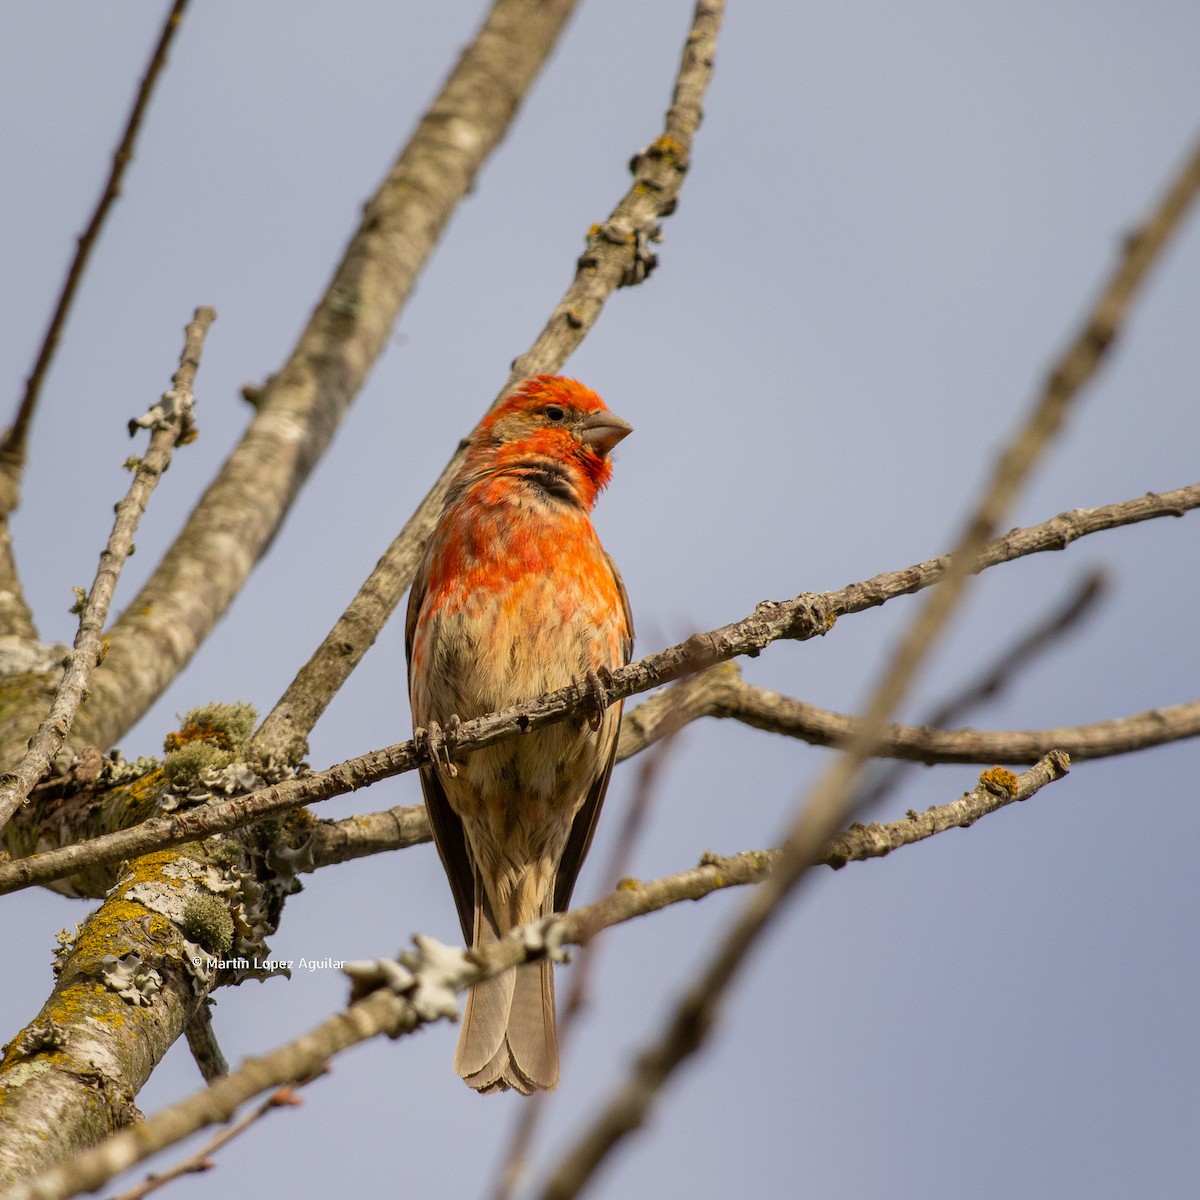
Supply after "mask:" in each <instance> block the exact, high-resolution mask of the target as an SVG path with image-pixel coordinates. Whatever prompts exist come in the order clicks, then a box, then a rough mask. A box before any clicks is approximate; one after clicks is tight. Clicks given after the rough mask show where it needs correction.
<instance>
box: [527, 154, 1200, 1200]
mask: <svg viewBox="0 0 1200 1200" xmlns="http://www.w3.org/2000/svg"><path fill="white" fill-rule="evenodd" d="M1198 190H1200V145H1197V147H1196V148H1195V150H1194V151H1193V153H1192V155H1191V157H1190V158H1189V159H1188V161H1187V162H1186V164H1185V165H1184V168H1183V170H1182V171H1181V172H1180V173H1179V174H1178V175H1177V176H1176V177H1175V178H1174V179H1173V180H1172V181H1171V183H1170V185H1169V186H1168V188H1167V190H1166V193H1165V194H1164V196H1163V198H1162V199H1161V201H1160V202H1159V204H1158V206H1157V208H1156V210H1155V212H1154V213H1153V214H1152V215H1151V217H1150V219H1149V220H1148V221H1147V222H1146V224H1145V225H1144V226H1143V228H1142V230H1141V232H1140V233H1138V234H1137V235H1135V236H1134V237H1132V238H1130V239H1128V241H1127V242H1126V245H1125V249H1124V253H1123V254H1122V256H1121V259H1120V261H1119V262H1118V264H1117V267H1116V269H1115V271H1114V272H1113V274H1112V276H1111V278H1110V281H1109V283H1108V285H1107V286H1106V287H1105V289H1104V291H1103V292H1102V293H1101V295H1100V298H1099V300H1098V301H1097V302H1096V304H1095V306H1094V308H1093V309H1092V312H1091V313H1090V315H1089V316H1088V318H1087V319H1086V320H1085V321H1084V323H1083V326H1082V328H1081V330H1080V332H1079V334H1078V335H1077V336H1076V337H1075V339H1074V340H1073V341H1072V342H1071V344H1070V345H1069V346H1068V348H1067V350H1066V352H1065V353H1064V355H1063V356H1062V358H1061V360H1060V362H1059V363H1058V365H1057V366H1056V367H1055V368H1054V370H1053V371H1052V372H1051V373H1050V376H1049V378H1048V379H1047V381H1046V383H1045V386H1044V387H1043V389H1042V391H1041V394H1040V395H1039V396H1038V398H1037V400H1036V402H1035V404H1034V406H1033V408H1032V411H1031V412H1030V413H1029V415H1028V417H1027V418H1026V420H1025V421H1024V422H1023V424H1022V426H1021V428H1020V429H1019V430H1018V431H1017V434H1016V436H1015V437H1014V438H1013V439H1012V440H1011V441H1010V442H1009V443H1008V445H1007V446H1006V447H1005V449H1004V451H1003V452H1002V453H1001V455H1000V456H999V458H998V460H997V461H996V463H995V464H994V466H993V469H992V474H991V478H990V480H989V482H988V485H987V487H986V489H985V490H984V493H983V495H982V497H981V499H980V500H979V502H978V503H977V505H975V506H974V508H973V511H971V513H970V517H969V519H968V520H967V522H966V526H965V528H964V530H963V532H962V534H961V536H960V537H959V540H958V544H957V546H956V548H955V551H954V553H953V555H952V556H951V559H950V564H949V566H948V568H947V570H946V572H945V574H944V576H943V578H942V580H941V586H940V587H937V588H935V589H933V590H932V591H931V592H930V594H929V595H928V596H927V597H926V599H925V601H924V603H923V604H922V606H921V608H920V610H919V611H918V613H917V615H916V617H915V619H914V620H913V621H912V623H911V625H910V626H909V629H908V631H907V632H906V633H905V635H904V636H903V638H902V639H901V641H900V644H899V646H898V647H897V649H896V651H895V653H894V654H893V655H892V656H891V658H890V660H889V661H888V662H887V664H886V666H885V669H884V672H883V676H882V678H881V680H880V682H879V683H878V685H877V686H876V687H875V688H874V690H873V691H872V694H871V696H870V699H869V701H868V703H867V705H866V708H865V710H864V713H863V717H862V720H861V722H860V723H859V726H858V728H857V730H856V731H855V734H854V736H853V738H852V739H851V741H850V742H849V743H848V745H847V746H846V747H845V749H844V750H843V752H842V753H841V754H839V755H838V757H837V758H836V759H835V760H834V762H833V763H832V764H831V765H830V767H829V769H828V770H827V771H826V772H825V773H824V774H823V775H822V776H821V778H820V779H819V780H818V781H817V783H816V785H815V786H814V787H813V789H812V790H811V792H810V793H809V795H808V796H807V798H806V799H805V801H804V802H803V803H802V804H801V805H800V806H799V808H798V810H797V815H796V817H795V820H794V821H793V822H792V825H791V828H790V830H789V831H788V835H787V838H786V840H785V842H784V846H783V853H782V854H781V855H780V858H779V861H778V862H777V863H776V865H775V868H774V870H773V871H772V873H771V875H770V877H769V878H768V879H767V880H766V881H765V882H764V884H763V886H762V887H761V888H758V889H756V891H755V892H754V893H753V895H752V896H751V897H750V898H749V900H748V901H747V902H746V903H745V904H744V905H743V906H742V911H741V912H740V913H739V914H738V916H737V918H736V920H734V922H733V923H732V924H731V926H730V928H729V930H728V931H727V933H726V935H725V937H724V938H722V939H721V940H720V942H719V943H718V945H717V947H716V950H715V952H714V953H713V954H712V955H711V956H710V957H709V959H708V962H707V964H706V965H705V966H704V967H703V969H702V970H701V971H700V973H699V974H698V976H697V977H696V979H695V981H694V983H693V984H692V986H691V987H690V988H689V989H688V991H687V993H686V994H685V995H684V997H683V999H682V1000H681V1001H680V1002H679V1003H678V1004H677V1005H676V1007H675V1009H674V1011H673V1013H672V1015H671V1017H670V1018H669V1020H668V1022H667V1026H666V1028H665V1029H664V1030H663V1032H662V1034H661V1035H660V1036H659V1038H658V1039H657V1040H656V1041H655V1043H654V1044H653V1046H652V1047H651V1048H650V1049H649V1050H648V1051H647V1052H646V1053H644V1054H643V1055H641V1056H640V1057H639V1058H638V1061H637V1064H636V1066H635V1068H634V1070H633V1071H632V1072H630V1074H629V1076H628V1078H627V1079H626V1081H625V1083H624V1084H623V1085H622V1086H621V1087H620V1088H619V1089H618V1090H617V1092H616V1094H615V1095H614V1096H613V1098H612V1099H611V1101H610V1103H609V1104H607V1105H606V1106H605V1107H604V1108H603V1109H602V1110H601V1112H600V1113H599V1115H598V1117H597V1119H596V1120H595V1121H594V1122H593V1123H592V1124H591V1125H590V1127H589V1128H588V1129H587V1130H586V1131H585V1132H584V1134H583V1136H582V1137H581V1138H580V1139H579V1140H578V1141H577V1142H576V1143H575V1144H574V1146H573V1147H572V1148H571V1149H570V1150H568V1151H567V1153H566V1154H565V1155H564V1156H563V1157H562V1159H561V1160H560V1162H559V1165H558V1166H557V1168H556V1169H555V1170H554V1171H553V1173H552V1174H551V1176H550V1179H549V1181H548V1182H547V1185H546V1188H545V1190H544V1192H543V1193H542V1195H543V1197H545V1200H568V1198H569V1197H573V1196H577V1195H578V1194H579V1191H580V1189H581V1188H582V1187H583V1186H584V1185H585V1184H586V1183H587V1181H588V1180H589V1179H590V1178H591V1176H592V1174H593V1172H594V1171H595V1170H596V1169H597V1168H598V1167H599V1165H600V1164H601V1163H602V1162H603V1161H604V1160H605V1159H606V1158H607V1156H608V1155H609V1154H610V1153H611V1151H612V1150H613V1149H614V1147H615V1146H617V1145H618V1144H619V1143H620V1142H621V1140H622V1139H623V1138H625V1137H626V1136H627V1135H628V1134H629V1133H631V1132H632V1131H633V1130H635V1129H637V1128H638V1127H640V1125H641V1124H642V1122H643V1121H644V1120H645V1117H646V1113H647V1112H648V1110H649V1108H650V1106H651V1104H652V1103H653V1102H654V1099H655V1097H656V1096H657V1095H658V1093H659V1092H660V1091H661V1089H662V1088H663V1086H664V1085H665V1084H666V1082H667V1080H668V1079H669V1078H670V1077H671V1076H672V1075H673V1074H674V1072H675V1070H676V1068H677V1067H678V1066H679V1065H680V1064H681V1063H682V1062H684V1061H685V1060H686V1059H687V1058H689V1057H690V1056H691V1055H692V1054H694V1053H695V1052H696V1051H697V1050H699V1048H700V1047H701V1046H702V1045H703V1043H704V1041H705V1039H706V1037H707V1035H708V1033H709V1031H710V1029H711V1028H712V1027H713V1025H714V1024H715V1022H716V1019H717V1008H718V1005H719V1001H720V998H721V997H722V996H723V994H724V993H725V991H726V989H727V988H728V986H729V984H730V983H731V982H732V980H733V979H734V977H735V976H736V975H737V973H738V972H739V971H740V969H741V967H742V965H743V964H744V963H745V961H746V958H747V956H748V954H749V952H750V950H751V948H752V947H753V946H754V945H756V943H757V941H758V939H759V937H760V936H761V935H762V933H763V932H764V931H765V930H766V929H767V928H768V926H769V925H770V923H771V921H772V920H773V919H774V917H775V916H776V914H777V913H778V912H779V911H780V909H781V907H782V905H783V901H784V900H785V899H786V898H787V897H788V895H789V894H790V893H791V892H792V890H793V889H794V888H795V887H796V885H797V884H798V883H799V882H800V880H801V879H802V878H804V876H805V874H806V872H807V871H808V869H809V867H810V866H812V864H813V863H814V862H815V861H817V860H818V858H819V855H820V853H821V850H822V848H823V847H824V846H825V845H826V844H827V843H828V841H829V839H830V837H831V836H832V835H833V832H834V830H836V829H837V827H838V826H839V825H840V824H842V823H843V822H844V821H845V820H846V819H847V816H848V814H849V813H850V812H852V811H853V809H854V806H855V802H856V800H857V795H856V790H855V789H856V787H857V784H858V777H859V774H860V772H861V770H862V767H863V765H864V764H865V763H866V761H867V759H868V758H869V757H870V756H871V754H872V753H873V752H874V750H875V747H876V746H877V744H878V742H879V739H880V738H881V736H882V735H883V733H884V729H885V727H886V724H887V720H888V716H889V715H890V713H891V712H892V711H893V709H894V708H895V707H896V705H897V704H899V703H900V701H901V700H902V699H903V697H904V695H905V694H906V693H907V691H908V690H909V688H910V687H911V685H912V682H913V680H914V679H915V677H916V674H917V671H918V669H919V668H920V667H921V665H922V664H923V662H924V660H925V659H926V657H927V656H928V654H929V651H930V650H931V649H932V647H933V645H934V644H935V642H936V640H937V638H938V637H939V636H940V635H941V633H942V631H943V630H944V629H945V627H946V624H947V622H948V620H949V618H950V616H951V614H952V613H953V611H954V610H955V608H956V607H957V606H958V604H959V602H960V600H961V598H962V596H963V593H964V591H965V589H966V586H967V583H968V581H969V578H970V576H971V575H972V574H973V573H974V572H976V571H978V570H979V568H980V565H981V564H982V561H983V555H984V551H985V548H986V545H987V541H988V539H989V538H990V537H992V536H993V533H994V531H995V529H996V528H997V527H998V525H999V523H1000V521H1001V520H1003V518H1004V515H1005V513H1006V512H1007V511H1008V510H1009V508H1010V507H1011V505H1012V502H1013V500H1014V499H1015V498H1016V496H1017V494H1018V492H1019V490H1020V488H1021V487H1022V485H1023V484H1024V482H1025V481H1026V479H1027V478H1028V477H1029V475H1030V473H1031V472H1032V470H1033V468H1034V466H1035V465H1036V464H1037V463H1038V461H1039V460H1040V459H1041V458H1042V456H1043V454H1044V452H1045V450H1046V448H1047V446H1048V445H1049V444H1050V441H1051V440H1052V439H1053V437H1054V436H1055V435H1056V434H1057V433H1058V432H1059V430H1060V429H1061V427H1062V425H1063V422H1064V420H1065V419H1066V416H1067V412H1068V410H1069V408H1070V406H1071V404H1072V402H1073V401H1074V400H1075V398H1076V397H1077V396H1078V395H1079V393H1080V389H1081V388H1082V386H1083V385H1084V384H1085V383H1086V382H1087V381H1088V379H1090V378H1091V376H1092V374H1093V373H1094V372H1095V370H1096V368H1097V367H1098V366H1099V364H1100V361H1101V359H1102V358H1103V356H1104V354H1105V352H1106V351H1107V350H1108V348H1109V346H1110V345H1111V344H1112V341H1113V338H1114V337H1115V336H1116V333H1117V330H1118V327H1119V325H1120V323H1121V321H1122V319H1123V317H1124V315H1125V312H1126V310H1127V308H1128V306H1129V303H1130V301H1131V300H1132V299H1133V296H1134V294H1135V293H1136V291H1137V289H1138V286H1139V285H1140V284H1141V283H1142V282H1143V281H1144V279H1145V277H1146V274H1147V272H1148V270H1149V268H1150V266H1151V264H1152V263H1153V262H1154V260H1155V258H1156V257H1157V254H1158V251H1159V250H1161V249H1162V247H1163V246H1164V245H1165V243H1166V241H1167V239H1168V237H1169V236H1170V235H1171V233H1173V232H1174V231H1175V229H1176V228H1177V226H1178V224H1179V222H1180V219H1181V218H1182V216H1183V213H1184V212H1185V211H1186V209H1187V206H1188V204H1189V203H1190V201H1191V200H1192V199H1193V198H1194V196H1195V194H1196V192H1197V191H1198Z"/></svg>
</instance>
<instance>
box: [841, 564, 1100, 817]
mask: <svg viewBox="0 0 1200 1200" xmlns="http://www.w3.org/2000/svg"><path fill="white" fill-rule="evenodd" d="M1104 589H1105V579H1104V573H1103V572H1102V571H1099V570H1095V571H1090V572H1088V574H1087V575H1086V576H1085V577H1084V578H1083V579H1082V580H1080V581H1079V582H1078V583H1077V584H1076V586H1075V588H1074V590H1073V591H1072V592H1071V594H1070V595H1069V596H1068V597H1067V599H1066V602H1065V603H1063V604H1060V605H1059V606H1058V607H1057V608H1056V609H1054V610H1052V611H1051V612H1050V613H1048V614H1047V615H1046V616H1045V617H1043V618H1042V619H1041V620H1040V621H1038V622H1037V624H1036V625H1034V626H1033V628H1032V629H1029V630H1027V631H1026V632H1025V633H1023V634H1022V635H1021V636H1020V637H1018V638H1017V639H1016V641H1014V642H1013V644H1012V645H1011V646H1009V647H1008V648H1007V649H1005V650H1004V651H1002V652H1001V654H1000V655H999V657H998V658H997V659H996V661H995V662H993V663H992V664H991V665H990V666H988V667H986V668H985V669H984V670H983V672H982V673H981V674H980V676H979V677H978V678H977V679H973V680H971V681H970V682H968V683H967V684H965V685H964V686H963V687H961V688H959V689H958V691H956V692H954V693H953V694H951V695H950V696H947V697H946V698H945V699H944V700H943V701H942V702H941V703H940V704H939V705H938V706H937V707H936V708H935V709H934V710H933V711H932V712H931V713H930V714H929V715H928V716H927V717H926V718H925V720H924V721H923V722H922V725H924V726H925V727H927V728H932V729H948V728H950V727H951V726H952V725H957V724H959V723H960V722H962V721H963V720H964V719H965V717H966V715H967V714H968V713H969V712H971V711H972V710H974V709H976V708H978V707H979V706H980V705H982V704H985V703H987V702H988V701H989V700H993V699H995V698H996V697H997V696H998V695H1000V693H1001V692H1002V691H1003V690H1004V688H1005V687H1007V686H1008V684H1009V683H1010V682H1011V681H1012V680H1013V679H1014V678H1015V676H1016V675H1017V674H1018V673H1019V672H1020V671H1021V670H1022V669H1023V668H1024V667H1026V666H1029V665H1031V664H1032V663H1034V662H1036V661H1037V660H1038V656H1039V655H1040V653H1041V652H1042V650H1043V649H1045V648H1046V647H1048V646H1050V645H1051V644H1053V643H1054V642H1055V641H1057V640H1058V639H1059V638H1061V637H1062V636H1063V635H1064V634H1065V633H1066V632H1067V631H1068V630H1070V629H1071V628H1072V627H1073V626H1075V625H1076V624H1078V623H1079V622H1080V621H1082V620H1083V618H1084V617H1085V616H1087V614H1088V613H1089V612H1091V611H1092V609H1093V608H1094V607H1095V604H1096V602H1097V600H1099V599H1100V597H1101V596H1102V595H1103V594H1104ZM895 729H896V726H895V725H890V726H889V727H888V732H887V734H886V735H885V741H886V740H887V738H890V737H891V736H892V735H893V733H894V731H895ZM1061 745H1062V743H1061V742H1049V743H1047V745H1046V749H1047V750H1049V749H1050V747H1051V746H1061ZM1067 749H1069V747H1067ZM878 753H879V752H878V751H877V754H878ZM884 753H886V751H885V752H884ZM988 757H989V759H990V760H991V761H996V760H997V758H999V759H1001V760H1003V761H1007V762H1018V761H1022V762H1023V761H1032V760H1025V759H1011V758H1005V756H1004V755H999V756H997V755H989V756H988ZM976 761H980V760H976ZM911 769H912V763H911V761H910V762H908V763H904V762H894V763H891V764H890V765H889V766H888V767H886V768H885V769H883V770H881V771H880V772H879V773H878V774H877V775H876V777H875V778H874V779H873V780H872V781H871V783H870V784H869V785H868V786H867V787H866V788H865V790H864V791H863V794H862V807H863V811H869V810H870V809H871V808H872V807H873V806H874V805H875V804H878V803H879V801H880V800H882V799H883V798H884V796H886V795H888V794H890V793H891V792H892V790H893V789H894V788H895V787H896V786H897V785H898V784H899V783H900V781H901V780H902V779H903V778H904V776H905V775H906V774H907V773H908V772H909V771H910V770H911Z"/></svg>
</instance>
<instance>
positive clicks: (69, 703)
mask: <svg viewBox="0 0 1200 1200" xmlns="http://www.w3.org/2000/svg"><path fill="white" fill-rule="evenodd" d="M216 316H217V314H216V313H215V312H214V311H213V309H211V308H198V309H196V314H195V316H194V317H193V318H192V320H191V322H190V323H189V324H188V325H187V327H186V329H185V331H184V332H185V339H184V347H183V354H182V356H181V357H180V360H179V370H178V371H176V372H175V378H174V381H173V384H172V392H171V393H168V395H170V396H172V403H173V404H174V405H175V406H176V408H175V415H174V417H166V416H162V417H160V418H159V419H158V421H157V423H156V424H155V425H154V432H153V433H152V434H151V435H150V445H149V447H148V448H147V450H146V453H145V455H144V456H143V457H142V458H141V459H140V460H139V461H138V463H137V466H136V468H135V470H134V473H133V482H132V483H131V484H130V485H129V491H128V492H126V494H125V498H124V499H123V500H122V501H121V502H120V504H118V505H117V515H116V519H115V520H114V521H113V527H112V532H111V533H110V534H109V537H108V545H107V546H105V548H104V550H103V551H102V552H101V554H100V566H99V569H98V570H97V572H96V579H95V582H93V584H92V589H91V592H90V593H89V594H88V598H87V602H86V603H85V604H84V606H83V612H82V613H81V614H80V617H79V632H78V633H77V634H76V635H75V648H74V649H73V650H72V651H71V653H70V654H69V655H68V656H67V661H66V669H65V670H64V671H63V677H62V679H61V681H60V682H59V685H58V691H57V692H56V693H55V696H54V702H53V704H52V705H51V706H50V715H49V716H48V717H47V718H46V719H45V720H44V721H43V722H42V724H41V726H40V727H39V728H38V730H37V732H36V733H35V734H34V735H33V737H32V738H31V739H30V743H29V748H28V750H26V752H25V755H24V757H23V758H22V759H21V761H20V762H19V763H18V764H17V766H16V769H15V770H14V771H13V772H12V773H11V774H6V775H5V776H3V777H0V779H2V780H3V784H2V786H0V829H2V828H3V827H4V826H5V825H6V824H7V823H8V820H9V818H10V817H11V816H12V815H13V813H14V812H16V810H17V809H18V808H20V807H21V805H22V804H24V803H25V801H26V800H27V799H28V797H29V793H30V791H31V790H32V789H33V786H34V784H36V783H37V781H38V780H39V779H41V778H42V776H43V775H45V774H46V772H47V771H48V770H49V769H50V764H51V763H52V762H53V761H54V757H55V755H57V754H58V752H59V750H60V749H61V748H62V744H63V742H64V741H65V740H66V738H67V735H68V734H69V733H70V731H71V723H72V721H73V720H74V719H75V713H76V712H77V711H78V708H79V705H80V702H81V701H82V700H83V697H84V696H85V694H86V693H87V684H88V678H89V676H90V675H91V673H92V669H93V668H94V667H95V666H96V664H97V663H98V662H99V661H100V660H101V658H102V657H103V653H104V622H105V621H106V620H107V619H108V609H109V605H110V603H111V602H112V596H113V592H114V591H115V590H116V586H117V580H118V579H119V578H120V576H121V569H122V568H123V567H124V565H125V559H126V558H127V557H128V556H129V550H130V547H131V546H132V545H133V535H134V532H135V531H136V529H137V526H138V521H139V520H141V516H142V513H143V512H145V511H146V503H147V501H148V500H149V499H150V493H151V492H153V491H154V488H155V486H156V485H157V483H158V481H159V479H160V477H161V476H162V473H163V472H164V471H165V470H166V469H167V467H168V466H170V464H171V456H172V454H173V453H174V450H175V446H176V444H177V443H178V442H179V440H180V439H181V438H187V437H189V436H190V435H191V431H192V425H191V410H192V405H193V403H194V397H193V395H192V384H193V382H194V381H195V378H196V368H197V367H198V366H199V364H200V352H201V350H202V349H203V346H204V337H205V334H207V333H208V329H209V326H210V325H211V324H212V323H213V321H215V320H216Z"/></svg>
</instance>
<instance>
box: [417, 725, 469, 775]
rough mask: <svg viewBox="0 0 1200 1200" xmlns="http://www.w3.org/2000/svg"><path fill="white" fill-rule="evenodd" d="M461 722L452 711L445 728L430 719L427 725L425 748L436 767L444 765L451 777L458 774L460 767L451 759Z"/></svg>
mask: <svg viewBox="0 0 1200 1200" xmlns="http://www.w3.org/2000/svg"><path fill="white" fill-rule="evenodd" d="M461 724H462V721H461V720H459V717H458V714H457V713H451V714H450V719H449V720H448V721H447V722H446V728H445V729H443V728H442V727H441V726H440V725H439V724H438V723H437V722H436V721H430V722H429V724H428V725H426V726H425V739H424V740H425V749H426V750H427V751H428V752H429V760H430V762H432V763H433V765H434V766H435V767H441V766H444V767H445V768H446V774H448V775H449V776H450V777H451V778H453V777H454V776H455V775H457V774H458V768H457V767H456V766H455V765H454V763H453V762H451V761H450V754H451V752H452V751H453V749H454V747H455V744H456V743H457V742H458V727H459V726H460V725H461Z"/></svg>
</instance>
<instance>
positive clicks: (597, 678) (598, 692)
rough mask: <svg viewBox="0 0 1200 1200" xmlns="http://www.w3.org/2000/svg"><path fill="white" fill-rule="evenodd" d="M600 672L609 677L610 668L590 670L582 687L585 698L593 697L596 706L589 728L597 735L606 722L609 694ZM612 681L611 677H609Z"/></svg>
mask: <svg viewBox="0 0 1200 1200" xmlns="http://www.w3.org/2000/svg"><path fill="white" fill-rule="evenodd" d="M600 671H603V672H604V675H605V676H608V674H609V673H608V668H607V667H601V668H600V670H599V671H597V670H589V671H588V673H587V674H586V675H585V676H584V677H583V680H582V683H581V687H582V690H583V694H584V695H585V696H591V698H592V701H593V703H594V704H595V705H596V711H595V712H594V713H591V714H590V715H589V716H588V727H589V728H590V729H591V730H592V732H593V733H595V732H596V731H597V730H598V729H599V728H600V725H601V723H602V722H603V720H604V711H605V709H607V708H608V692H607V691H606V689H605V686H604V685H605V679H604V677H602V676H601V674H600ZM609 679H610V680H611V676H609Z"/></svg>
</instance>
